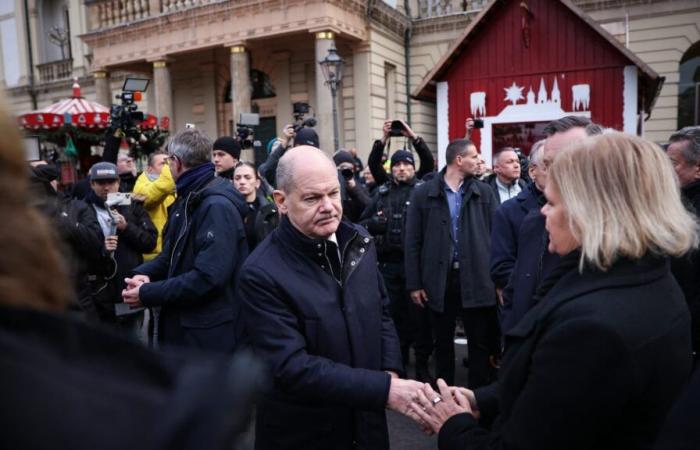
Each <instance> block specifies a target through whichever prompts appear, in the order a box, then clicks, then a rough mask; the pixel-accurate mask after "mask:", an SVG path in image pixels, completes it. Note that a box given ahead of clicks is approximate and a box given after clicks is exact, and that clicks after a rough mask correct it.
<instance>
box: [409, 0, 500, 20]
mask: <svg viewBox="0 0 700 450" xmlns="http://www.w3.org/2000/svg"><path fill="white" fill-rule="evenodd" d="M488 2H489V0H419V1H418V11H417V16H416V17H414V18H415V19H431V18H434V17H443V16H449V15H453V14H468V13H473V12H477V11H480V10H481V9H482V8H483V7H484V6H485V5H486V4H487V3H488Z"/></svg>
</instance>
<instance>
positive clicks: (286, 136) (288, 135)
mask: <svg viewBox="0 0 700 450" xmlns="http://www.w3.org/2000/svg"><path fill="white" fill-rule="evenodd" d="M294 136H296V133H295V132H294V125H292V124H291V123H288V124H287V125H285V127H284V128H283V129H282V135H281V136H280V141H282V144H283V145H286V144H288V143H291V142H292V140H293V139H294Z"/></svg>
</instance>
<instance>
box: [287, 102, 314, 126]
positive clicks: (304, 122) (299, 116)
mask: <svg viewBox="0 0 700 450" xmlns="http://www.w3.org/2000/svg"><path fill="white" fill-rule="evenodd" d="M292 107H293V108H294V112H293V115H294V125H293V127H294V132H295V133H297V132H298V131H299V130H301V129H302V128H304V127H309V128H313V127H315V126H316V124H317V121H316V118H315V117H309V118H308V119H304V115H306V114H308V113H309V110H310V109H311V107H310V106H309V104H308V103H304V102H295V103H293V104H292Z"/></svg>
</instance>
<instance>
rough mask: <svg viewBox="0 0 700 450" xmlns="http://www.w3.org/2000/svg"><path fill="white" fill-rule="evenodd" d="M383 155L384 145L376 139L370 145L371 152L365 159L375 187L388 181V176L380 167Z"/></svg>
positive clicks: (381, 166)
mask: <svg viewBox="0 0 700 450" xmlns="http://www.w3.org/2000/svg"><path fill="white" fill-rule="evenodd" d="M383 154H384V143H383V142H382V141H381V140H380V139H377V140H376V141H374V144H373V145H372V151H371V152H370V153H369V158H368V159H367V165H368V166H369V171H370V172H371V173H372V176H373V177H374V182H375V183H376V185H377V186H381V185H382V184H384V183H386V182H387V181H389V175H387V173H386V171H385V170H384V166H383V165H382V155H383Z"/></svg>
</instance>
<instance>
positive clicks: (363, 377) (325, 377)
mask: <svg viewBox="0 0 700 450" xmlns="http://www.w3.org/2000/svg"><path fill="white" fill-rule="evenodd" d="M336 236H337V240H338V243H339V248H340V249H341V251H342V278H341V280H340V281H337V280H336V279H335V278H334V277H333V275H332V274H331V273H330V272H329V262H328V260H327V259H326V246H327V245H329V244H328V241H325V240H313V239H310V238H307V237H306V236H304V235H302V234H301V233H300V232H299V231H297V230H296V228H294V226H293V225H292V224H291V223H290V221H289V220H288V219H287V218H283V219H282V221H281V222H280V225H279V227H278V228H277V229H276V230H275V231H273V232H272V233H271V234H270V235H269V236H268V237H267V238H266V239H265V240H264V241H263V242H262V243H261V244H260V245H258V247H257V248H256V249H255V251H254V252H253V253H252V254H251V255H250V257H249V258H248V260H247V261H246V262H245V264H244V266H243V269H242V270H241V277H240V293H241V298H242V300H243V305H244V306H243V317H244V321H245V324H246V332H247V335H248V338H249V340H250V344H251V345H252V347H253V349H254V350H255V351H256V352H257V353H258V354H259V355H260V356H261V357H262V358H263V359H264V360H266V361H267V362H268V363H269V365H270V368H271V370H272V375H273V378H274V389H273V392H272V394H271V395H270V396H269V397H268V398H267V400H266V401H264V402H263V403H262V404H260V405H259V408H258V416H257V422H256V437H255V446H256V448H257V449H274V450H281V449H290V450H291V449H305V450H308V449H319V450H321V449H323V450H328V449H355V448H357V449H388V448H389V444H388V433H387V424H386V418H385V413H384V409H385V406H386V402H387V398H388V393H389V384H390V377H389V375H388V374H387V373H385V372H383V371H384V370H387V371H399V372H400V371H401V370H402V363H401V352H400V349H399V343H398V338H397V336H396V330H395V329H394V324H393V322H392V321H391V318H390V317H389V313H388V310H387V307H388V298H387V296H386V293H385V289H384V286H383V284H382V278H381V275H380V273H379V271H378V269H377V257H376V250H375V248H374V244H373V241H372V238H371V237H370V236H369V233H367V231H366V230H365V229H364V228H362V227H360V226H357V225H354V224H350V223H347V222H342V223H341V224H340V227H339V228H338V231H337V232H336ZM333 251H336V250H335V249H333Z"/></svg>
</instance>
